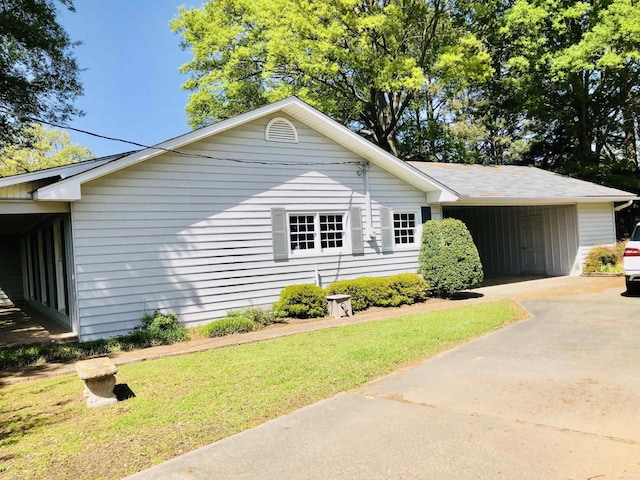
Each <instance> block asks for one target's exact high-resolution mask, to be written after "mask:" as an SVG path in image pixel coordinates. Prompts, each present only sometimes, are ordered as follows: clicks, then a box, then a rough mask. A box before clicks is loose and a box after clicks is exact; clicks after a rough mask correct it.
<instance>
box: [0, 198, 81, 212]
mask: <svg viewBox="0 0 640 480" xmlns="http://www.w3.org/2000/svg"><path fill="white" fill-rule="evenodd" d="M68 212H69V204H68V203H67V202H46V203H43V202H35V201H33V200H3V201H0V214H2V215H21V214H27V213H68Z"/></svg>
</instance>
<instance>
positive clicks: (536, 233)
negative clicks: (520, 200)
mask: <svg viewBox="0 0 640 480" xmlns="http://www.w3.org/2000/svg"><path fill="white" fill-rule="evenodd" d="M520 248H521V249H522V273H546V269H545V264H544V224H543V219H542V216H538V215H537V216H532V217H522V218H520Z"/></svg>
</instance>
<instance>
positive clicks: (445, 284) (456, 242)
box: [418, 218, 484, 297]
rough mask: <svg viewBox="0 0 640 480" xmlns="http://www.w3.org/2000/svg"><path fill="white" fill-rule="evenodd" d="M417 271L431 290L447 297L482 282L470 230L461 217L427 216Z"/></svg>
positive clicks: (435, 293)
mask: <svg viewBox="0 0 640 480" xmlns="http://www.w3.org/2000/svg"><path fill="white" fill-rule="evenodd" d="M418 273H420V274H421V275H422V276H423V277H424V279H425V280H426V281H427V283H428V285H429V291H430V292H431V294H433V295H436V296H438V297H449V296H451V295H452V294H453V293H454V292H457V291H459V290H464V289H466V288H471V287H475V286H477V285H479V284H480V282H482V279H483V278H484V275H483V273H482V263H481V262H480V256H479V255H478V249H477V248H476V246H475V244H474V243H473V239H472V238H471V234H470V233H469V230H467V227H466V225H465V224H464V223H462V222H461V221H460V220H456V219H453V218H448V219H445V220H429V221H428V222H426V223H425V224H424V226H423V228H422V245H421V247H420V256H419V258H418Z"/></svg>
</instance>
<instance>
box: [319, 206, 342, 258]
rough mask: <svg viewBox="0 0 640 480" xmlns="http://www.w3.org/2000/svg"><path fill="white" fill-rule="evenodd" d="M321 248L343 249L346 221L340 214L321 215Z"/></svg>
mask: <svg viewBox="0 0 640 480" xmlns="http://www.w3.org/2000/svg"><path fill="white" fill-rule="evenodd" d="M319 217H320V219H319V220H320V248H322V249H323V250H324V249H326V248H342V240H343V238H344V221H343V216H342V215H340V214H331V215H324V214H322V215H319Z"/></svg>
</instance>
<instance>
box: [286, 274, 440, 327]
mask: <svg viewBox="0 0 640 480" xmlns="http://www.w3.org/2000/svg"><path fill="white" fill-rule="evenodd" d="M427 290H428V285H427V282H425V281H424V280H423V279H422V278H421V277H420V276H419V275H416V274H414V273H401V274H398V275H393V276H391V277H386V278H378V277H360V278H356V279H355V280H341V281H339V282H335V283H332V284H331V285H329V286H328V287H327V288H326V290H323V289H322V288H321V287H319V286H317V285H312V284H304V285H292V286H289V287H286V288H285V289H284V290H283V291H282V293H281V294H280V300H279V301H278V302H277V303H276V305H275V315H276V316H278V317H293V318H312V317H321V316H323V315H324V314H325V313H326V307H327V300H326V296H327V295H337V294H342V295H350V296H351V307H352V308H353V311H355V312H357V311H360V310H366V309H367V308H369V307H397V306H400V305H411V304H413V303H416V302H423V301H424V300H425V299H426V298H427Z"/></svg>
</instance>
